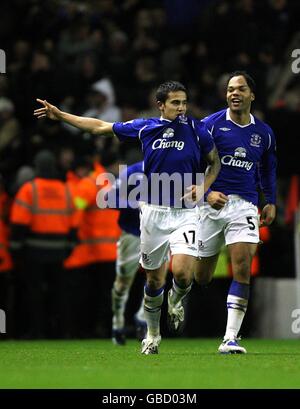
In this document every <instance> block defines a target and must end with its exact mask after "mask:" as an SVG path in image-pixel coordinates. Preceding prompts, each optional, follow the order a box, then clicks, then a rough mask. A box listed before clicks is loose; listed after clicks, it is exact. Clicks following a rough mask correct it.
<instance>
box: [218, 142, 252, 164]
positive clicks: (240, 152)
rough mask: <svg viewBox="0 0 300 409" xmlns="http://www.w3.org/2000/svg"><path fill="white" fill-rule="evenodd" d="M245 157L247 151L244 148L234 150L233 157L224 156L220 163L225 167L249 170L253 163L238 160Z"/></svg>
mask: <svg viewBox="0 0 300 409" xmlns="http://www.w3.org/2000/svg"><path fill="white" fill-rule="evenodd" d="M246 155H247V151H246V149H245V148H241V147H240V148H236V149H235V151H234V156H232V155H225V156H222V158H221V163H222V164H223V165H226V166H233V167H236V168H244V169H247V170H250V169H251V168H252V166H253V162H249V161H247V160H241V159H239V158H245V157H246Z"/></svg>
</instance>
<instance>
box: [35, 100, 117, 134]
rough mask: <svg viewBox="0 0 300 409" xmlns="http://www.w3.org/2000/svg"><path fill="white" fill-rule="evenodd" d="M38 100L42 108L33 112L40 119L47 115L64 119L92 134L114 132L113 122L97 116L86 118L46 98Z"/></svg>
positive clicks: (59, 119) (50, 117) (58, 119)
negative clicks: (57, 105)
mask: <svg viewBox="0 0 300 409" xmlns="http://www.w3.org/2000/svg"><path fill="white" fill-rule="evenodd" d="M37 101H38V102H39V103H40V104H42V105H43V107H42V108H38V109H36V110H35V111H34V113H33V115H34V116H36V117H37V118H38V119H40V118H45V117H47V118H49V119H52V120H54V121H63V122H66V123H68V124H70V125H73V126H75V127H76V128H79V129H81V130H83V131H87V132H90V133H91V134H111V133H113V130H112V127H113V123H110V122H105V121H101V120H100V119H96V118H85V117H83V116H77V115H73V114H68V113H67V112H63V111H61V110H60V109H58V108H57V107H56V106H55V105H52V104H50V103H49V102H48V101H46V100H42V99H37Z"/></svg>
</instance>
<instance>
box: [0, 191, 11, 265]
mask: <svg viewBox="0 0 300 409" xmlns="http://www.w3.org/2000/svg"><path fill="white" fill-rule="evenodd" d="M8 206H9V197H8V195H7V194H6V193H5V192H2V193H0V273H1V272H6V271H10V270H12V268H13V263H12V259H11V255H10V253H9V251H8V237H9V227H8V225H7V223H6V212H7V211H8Z"/></svg>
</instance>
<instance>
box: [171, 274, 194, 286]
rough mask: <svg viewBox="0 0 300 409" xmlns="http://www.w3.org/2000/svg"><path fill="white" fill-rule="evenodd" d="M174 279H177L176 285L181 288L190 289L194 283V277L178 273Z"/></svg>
mask: <svg viewBox="0 0 300 409" xmlns="http://www.w3.org/2000/svg"><path fill="white" fill-rule="evenodd" d="M174 278H175V281H176V283H177V284H178V285H179V287H181V288H185V287H188V286H189V285H190V284H191V282H192V277H191V275H190V274H185V273H177V274H176V275H175V274H174Z"/></svg>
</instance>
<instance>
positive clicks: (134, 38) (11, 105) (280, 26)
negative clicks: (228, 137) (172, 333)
mask: <svg viewBox="0 0 300 409" xmlns="http://www.w3.org/2000/svg"><path fill="white" fill-rule="evenodd" d="M299 13H300V4H299V1H298V0H263V1H260V0H234V1H230V0H189V1H184V0H124V1H117V0H85V1H75V0H74V1H73V0H45V1H43V2H40V1H37V0H28V1H26V2H24V1H22V0H11V1H10V2H4V3H3V4H2V5H1V25H0V38H1V44H0V47H1V49H3V50H4V51H5V52H6V64H7V66H6V74H0V174H1V183H0V184H1V194H2V193H3V195H7V200H8V202H9V203H10V206H11V204H12V203H13V201H14V200H15V198H16V195H17V194H18V192H19V190H20V188H21V187H22V186H23V185H24V183H26V182H28V181H29V180H32V179H33V178H34V177H36V176H37V175H36V173H35V172H36V169H35V164H34V158H35V157H36V154H37V153H39V152H41V151H42V150H44V149H47V150H49V151H50V152H52V153H53V154H54V155H55V157H56V164H55V166H56V169H57V173H56V178H57V179H58V180H61V181H62V182H63V183H65V182H66V181H67V179H68V178H67V175H68V172H74V171H75V169H78V164H79V163H82V161H85V160H87V161H88V162H89V163H90V164H93V165H92V166H95V163H97V164H99V165H101V166H104V167H105V169H106V170H108V171H110V172H112V173H114V174H117V172H118V165H119V164H121V163H126V164H128V165H129V164H132V163H133V162H136V161H138V160H140V159H141V152H140V147H139V144H138V143H135V142H134V143H128V144H127V143H125V144H119V143H118V142H117V141H116V140H114V139H113V138H105V139H104V138H102V137H101V136H99V137H94V136H91V135H90V134H88V133H82V132H80V131H78V130H77V129H75V128H73V127H71V126H68V125H64V124H61V123H59V122H55V121H50V120H36V119H35V118H34V117H33V115H32V113H33V110H34V109H35V108H36V107H37V106H38V104H37V102H36V98H41V99H47V100H48V101H49V102H51V103H53V104H56V105H57V106H59V107H60V108H61V109H62V110H64V111H67V112H71V113H74V114H77V115H83V116H89V117H95V118H101V119H103V120H105V121H109V122H114V121H127V120H131V119H133V118H137V117H150V116H157V110H156V104H155V90H156V87H157V85H158V84H159V83H161V82H163V81H165V80H168V79H173V80H178V81H181V82H183V83H184V84H185V85H186V86H187V88H188V90H189V111H190V113H191V114H192V115H194V116H196V117H198V118H201V117H204V116H206V115H208V114H210V113H212V112H214V111H217V110H219V109H222V108H223V107H225V105H226V104H225V100H224V95H225V84H226V80H227V75H228V73H229V72H231V71H234V70H236V69H243V70H246V71H248V72H249V73H250V74H251V75H252V76H253V77H254V78H255V80H256V83H257V94H256V101H255V103H254V106H253V109H254V111H253V112H254V114H256V115H257V116H258V117H260V118H262V119H264V120H265V121H266V122H268V123H269V124H270V125H271V127H272V128H273V129H274V131H275V135H276V136H277V143H278V164H279V166H278V176H279V184H278V187H279V188H278V217H277V221H276V223H275V224H274V226H273V227H272V228H271V239H270V240H269V242H268V246H269V247H268V246H267V247H266V251H265V253H266V259H268V262H267V263H265V264H263V270H264V271H265V274H267V275H274V276H281V275H284V276H293V274H294V270H293V268H294V266H293V263H292V260H293V243H292V241H291V237H290V236H291V235H290V229H292V224H293V223H292V218H291V217H290V216H289V217H290V218H289V220H288V225H287V224H286V222H287V218H286V214H287V197H288V196H289V194H290V189H289V187H290V186H291V185H290V182H292V181H294V179H293V177H295V175H297V174H298V175H299V173H300V172H299V165H298V159H297V156H296V155H297V150H296V149H295V136H296V137H297V135H295V129H297V126H296V120H297V119H298V118H299V113H300V81H299V75H298V76H297V75H293V76H291V80H290V81H289V82H288V83H287V86H286V88H285V89H284V92H283V93H282V94H279V95H278V97H277V98H276V99H275V100H274V101H273V102H272V104H270V99H269V96H270V94H271V93H273V91H274V89H276V86H277V83H276V82H274V78H276V76H277V75H278V73H280V70H281V69H283V68H284V63H285V62H286V53H287V52H288V49H289V48H288V47H289V44H290V42H291V41H292V40H293V38H294V36H295V34H296V32H297V30H299V21H297V18H298V16H299ZM93 169H94V168H93ZM89 170H90V171H91V170H92V168H91V169H89ZM293 175H294V176H293ZM297 183H298V182H297ZM292 193H293V194H294V191H293V192H292ZM297 200H298V199H296V207H297V206H298V202H297ZM1 203H2V202H1ZM1 205H2V204H1ZM294 210H295V206H294ZM288 211H290V208H289V209H288ZM289 215H290V213H289ZM1 218H3V220H5V222H7V226H8V228H9V217H8V210H7V209H6V210H5V211H4V208H2V209H1ZM0 245H1V244H0ZM274 251H275V252H276V251H278V252H279V253H281V252H282V253H284V254H285V255H284V256H283V257H282V260H281V261H282V262H280V261H278V260H277V261H276V262H275V261H274V260H273V258H272V257H271V254H272V253H273V254H274ZM269 256H270V257H269ZM272 260H273V261H272ZM109 262H111V260H109ZM286 262H287V264H286ZM286 265H288V266H289V268H288V271H286V270H287V269H286V267H284V266H286ZM11 266H12V264H11V265H10V268H9V269H8V270H11V268H12V267H11ZM110 268H111V266H110ZM283 270H285V271H283ZM5 271H6V270H5ZM110 274H112V275H113V272H111V273H110ZM3 277H4V275H2V278H3ZM110 284H111V282H110V281H109V280H108V282H107V291H110V290H109V286H110ZM16 287H18V285H16ZM29 290H30V289H28V291H29ZM19 291H20V292H21V293H22V290H20V289H19ZM2 292H3V291H2ZM7 294H8V293H7ZM7 294H6V295H7ZM0 295H1V294H0ZM4 296H5V295H2V297H4ZM0 301H1V300H0ZM22 308H23V307H22V306H21V307H20V309H21V310H22ZM19 331H20V333H21V332H22V331H21V329H20V330H19Z"/></svg>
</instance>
